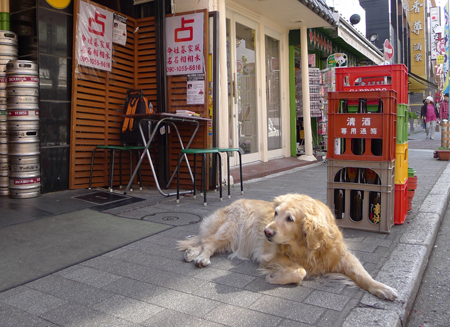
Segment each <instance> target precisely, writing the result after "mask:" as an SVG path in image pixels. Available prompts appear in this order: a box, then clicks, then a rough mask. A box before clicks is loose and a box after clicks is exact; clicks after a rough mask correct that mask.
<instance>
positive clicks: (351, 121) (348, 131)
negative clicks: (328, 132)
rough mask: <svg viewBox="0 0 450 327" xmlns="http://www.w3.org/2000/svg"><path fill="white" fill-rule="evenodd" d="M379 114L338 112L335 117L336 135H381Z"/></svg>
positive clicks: (376, 136)
mask: <svg viewBox="0 0 450 327" xmlns="http://www.w3.org/2000/svg"><path fill="white" fill-rule="evenodd" d="M380 118H381V117H380V116H379V114H369V115H368V116H367V115H364V116H362V115H359V114H358V115H357V116H354V115H352V114H339V115H336V116H335V119H336V126H337V130H336V137H343V138H345V137H364V138H381V137H382V119H380Z"/></svg>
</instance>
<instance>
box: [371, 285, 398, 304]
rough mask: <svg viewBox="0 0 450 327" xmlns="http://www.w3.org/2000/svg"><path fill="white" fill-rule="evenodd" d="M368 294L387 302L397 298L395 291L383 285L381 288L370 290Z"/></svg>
mask: <svg viewBox="0 0 450 327" xmlns="http://www.w3.org/2000/svg"><path fill="white" fill-rule="evenodd" d="M370 293H372V294H374V295H375V296H377V297H379V298H380V299H383V300H389V301H394V300H395V299H396V298H397V297H398V293H397V291H396V290H395V289H393V288H392V287H389V286H387V285H383V287H379V288H377V289H374V290H371V291H370Z"/></svg>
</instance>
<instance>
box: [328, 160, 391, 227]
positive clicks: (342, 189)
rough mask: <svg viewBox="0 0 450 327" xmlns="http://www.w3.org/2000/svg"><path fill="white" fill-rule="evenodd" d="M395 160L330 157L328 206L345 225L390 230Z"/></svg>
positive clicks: (339, 222)
mask: <svg viewBox="0 0 450 327" xmlns="http://www.w3.org/2000/svg"><path fill="white" fill-rule="evenodd" d="M394 167H395V161H378V162H373V161H372V162H371V161H349V160H333V159H330V160H328V175H327V205H328V206H329V208H330V209H331V210H332V211H333V212H334V214H335V217H336V223H337V225H338V226H340V227H343V228H351V229H359V230H367V231H376V232H381V233H389V232H390V229H391V227H392V225H394V202H395V186H394V170H395V168H394Z"/></svg>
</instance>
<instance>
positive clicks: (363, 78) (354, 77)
mask: <svg viewBox="0 0 450 327" xmlns="http://www.w3.org/2000/svg"><path fill="white" fill-rule="evenodd" d="M379 90H394V91H396V92H397V100H398V103H402V104H407V103H408V68H407V67H406V66H405V65H403V64H395V65H383V66H360V67H342V68H336V91H352V92H367V91H379Z"/></svg>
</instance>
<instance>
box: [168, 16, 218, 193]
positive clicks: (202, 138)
mask: <svg viewBox="0 0 450 327" xmlns="http://www.w3.org/2000/svg"><path fill="white" fill-rule="evenodd" d="M196 12H197V13H198V12H203V13H204V19H203V23H204V24H203V25H204V26H203V58H204V59H205V70H206V71H205V90H204V91H205V101H204V104H203V105H188V104H187V75H175V76H168V77H167V107H168V111H169V112H170V113H175V112H176V111H177V110H178V109H185V110H190V111H195V112H196V113H198V114H200V116H201V117H204V118H210V114H209V111H208V100H209V97H208V94H209V85H208V78H207V77H208V69H209V67H208V64H207V63H208V49H209V37H208V35H209V33H208V25H209V24H208V11H207V10H197V11H196ZM193 13H194V12H185V13H182V14H183V15H185V14H193ZM176 15H181V14H176ZM170 16H173V15H170ZM178 129H179V130H180V135H181V137H182V139H183V142H184V143H185V144H186V143H187V141H188V140H189V137H190V135H191V133H192V125H182V126H179V127H178ZM208 135H209V133H208V125H205V124H201V125H200V128H199V130H198V132H197V135H196V138H195V140H194V142H193V143H192V144H191V148H209V147H210V146H211V142H210V139H209V137H208ZM169 147H170V155H169V161H170V164H169V166H170V171H171V172H172V171H174V170H175V168H176V165H177V160H178V154H179V153H180V150H181V148H180V145H179V143H178V141H177V139H176V135H171V136H170V146H169ZM188 158H189V160H190V162H191V165H192V163H193V156H188ZM197 172H198V174H197V179H198V181H200V176H201V175H200V172H201V157H200V156H197ZM208 175H209V174H208ZM175 183H176V179H174V181H172V184H171V187H176V184H175ZM180 184H181V185H182V186H185V187H187V188H190V187H192V182H191V180H190V176H189V173H188V169H187V166H186V162H185V161H183V163H182V165H181V170H180ZM198 185H200V184H198Z"/></svg>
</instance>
